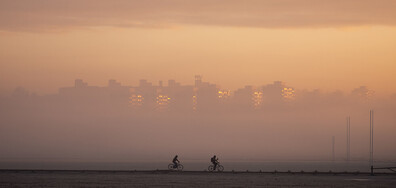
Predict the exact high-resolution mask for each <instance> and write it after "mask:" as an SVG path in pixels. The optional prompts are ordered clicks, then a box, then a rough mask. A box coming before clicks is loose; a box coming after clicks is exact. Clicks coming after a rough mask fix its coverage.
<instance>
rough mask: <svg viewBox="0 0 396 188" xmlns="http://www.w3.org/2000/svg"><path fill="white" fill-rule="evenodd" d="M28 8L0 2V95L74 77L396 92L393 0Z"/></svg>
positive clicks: (101, 81) (46, 89) (44, 89)
mask: <svg viewBox="0 0 396 188" xmlns="http://www.w3.org/2000/svg"><path fill="white" fill-rule="evenodd" d="M21 2H24V3H25V4H24V3H19V4H17V3H14V2H13V1H3V2H2V3H1V5H2V6H1V7H6V8H8V9H6V8H1V9H0V13H1V14H0V15H2V16H0V17H2V18H1V19H0V41H1V43H0V67H1V69H0V91H11V90H13V89H14V88H15V87H17V86H22V87H25V88H27V89H28V90H30V91H33V92H36V93H39V94H46V93H55V92H57V89H58V88H59V87H63V86H70V85H72V84H73V80H74V79H76V78H81V79H84V80H85V81H87V82H88V83H89V84H90V85H105V84H106V83H107V80H108V79H116V80H118V81H120V82H121V83H122V84H123V85H137V83H138V80H139V79H147V80H149V81H152V82H154V83H157V81H159V80H168V79H175V80H177V81H179V82H181V83H182V84H192V83H193V78H194V75H196V74H200V75H203V76H204V79H205V80H207V81H210V82H213V83H216V84H219V85H220V86H221V87H222V88H223V89H231V90H235V89H237V88H241V87H243V86H244V85H256V86H260V85H264V84H268V83H271V82H272V81H274V80H282V81H285V82H286V83H288V85H290V86H292V87H294V88H296V89H310V90H311V89H322V90H325V91H334V90H342V91H345V92H350V91H351V90H352V89H353V88H356V87H359V86H361V85H365V86H367V87H368V88H370V89H373V90H375V91H376V94H378V95H390V94H392V93H396V87H395V86H394V83H395V82H396V76H395V74H394V71H395V70H396V53H395V52H394V50H395V49H396V27H395V25H394V22H395V19H394V18H395V17H396V16H394V17H393V18H392V16H393V14H394V13H392V10H393V9H395V8H394V7H395V6H394V3H393V2H392V1H383V2H382V3H377V4H376V5H375V6H374V5H373V6H371V4H370V1H345V2H346V3H345V5H344V4H342V3H338V4H337V3H325V2H324V1H323V2H322V1H320V2H322V3H318V1H316V2H315V3H314V2H313V1H309V0H304V1H302V2H303V4H306V5H307V6H305V7H304V6H303V7H300V6H291V5H290V6H289V4H290V2H288V1H285V2H284V4H266V3H260V1H252V2H251V3H244V5H245V6H244V7H242V8H238V4H239V3H238V2H237V1H230V3H225V2H223V1H218V3H217V4H216V3H208V2H207V3H206V4H205V3H202V4H199V5H198V4H197V3H196V2H190V1H188V2H189V3H186V2H183V3H182V2H179V1H163V2H162V3H159V1H148V2H151V3H152V4H153V5H155V6H153V7H151V8H150V6H148V5H146V4H145V3H139V2H134V1H131V2H128V1H117V2H118V3H114V4H112V5H113V6H110V7H108V6H107V4H108V2H106V1H98V3H96V4H95V6H92V7H91V6H90V5H91V4H94V3H92V2H91V4H90V3H89V1H83V3H78V2H79V1H59V5H58V4H56V3H50V1H40V2H37V4H41V5H46V6H42V7H40V6H38V5H33V4H31V3H29V1H21ZM95 2H96V1H95ZM133 3H135V4H133ZM310 3H311V4H312V3H313V4H314V5H315V6H314V7H313V8H312V7H310V6H308V5H311V4H310ZM170 4H173V5H174V6H171V5H170ZM207 4H210V6H209V5H208V6H205V5H207ZM321 4H323V6H324V5H325V4H327V5H326V6H325V7H330V8H325V7H322V6H320V5H321ZM341 4H342V5H341ZM354 4H359V7H360V8H355V9H354V8H351V7H354V6H352V5H354ZM61 5H62V6H61ZM66 5H68V6H66ZM133 5H136V6H133ZM177 5H179V6H177ZM223 5H227V6H226V7H228V9H221V8H219V7H222V6H223ZM386 5H389V6H386ZM123 6H126V7H130V8H131V7H135V8H131V10H130V11H127V10H128V9H127V8H123ZM392 6H393V8H392ZM136 7H137V8H136ZM194 7H195V8H196V9H195V8H194ZM255 7H262V10H261V9H260V8H255ZM271 7H272V8H273V9H274V10H272V9H271ZM340 7H341V8H340ZM90 8H91V9H92V8H96V9H93V10H91V9H90ZM88 9H89V11H87V12H85V10H88ZM124 9H125V10H124ZM218 9H219V10H221V11H219V12H217V13H216V10H218ZM278 9H279V11H276V10H278ZM317 9H319V10H321V9H323V10H322V11H323V13H319V12H320V11H319V12H318V10H317ZM192 10H195V11H192ZM299 10H300V11H303V12H305V14H300V13H299ZM188 11H192V12H188ZM364 11H366V12H364ZM367 12H368V13H367ZM394 12H396V11H394ZM149 13H151V14H149ZM232 13H233V14H232ZM374 13H375V16H370V15H372V14H374ZM148 15H151V16H148ZM293 15H297V16H294V17H293ZM307 15H309V16H307ZM6 17H9V19H6ZM285 17H286V18H285ZM66 18H67V19H66ZM12 20H14V22H12ZM276 20H278V22H276Z"/></svg>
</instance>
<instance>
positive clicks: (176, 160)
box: [172, 155, 180, 168]
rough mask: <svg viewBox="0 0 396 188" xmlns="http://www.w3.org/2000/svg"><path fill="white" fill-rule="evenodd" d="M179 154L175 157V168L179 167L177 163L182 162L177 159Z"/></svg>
mask: <svg viewBox="0 0 396 188" xmlns="http://www.w3.org/2000/svg"><path fill="white" fill-rule="evenodd" d="M177 157H178V156H177V155H176V156H175V157H174V158H173V160H172V163H173V164H174V168H177V165H178V164H179V163H180V161H179V160H178V159H177Z"/></svg>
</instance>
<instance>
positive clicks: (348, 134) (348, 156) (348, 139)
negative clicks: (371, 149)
mask: <svg viewBox="0 0 396 188" xmlns="http://www.w3.org/2000/svg"><path fill="white" fill-rule="evenodd" d="M350 152H351V117H350V116H348V117H347V161H349V160H350V157H351V153H350Z"/></svg>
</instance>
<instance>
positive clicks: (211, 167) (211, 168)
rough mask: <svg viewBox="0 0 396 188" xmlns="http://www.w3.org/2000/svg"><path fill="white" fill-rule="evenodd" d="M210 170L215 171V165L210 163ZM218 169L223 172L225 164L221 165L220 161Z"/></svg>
mask: <svg viewBox="0 0 396 188" xmlns="http://www.w3.org/2000/svg"><path fill="white" fill-rule="evenodd" d="M208 170H209V172H213V171H214V165H209V167H208ZM216 170H217V171H218V172H223V170H224V166H223V165H221V164H220V163H217V166H216Z"/></svg>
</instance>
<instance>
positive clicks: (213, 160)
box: [210, 155, 219, 170]
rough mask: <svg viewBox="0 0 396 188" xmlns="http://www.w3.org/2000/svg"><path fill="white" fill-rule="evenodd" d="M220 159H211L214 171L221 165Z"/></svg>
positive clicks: (214, 157)
mask: <svg viewBox="0 0 396 188" xmlns="http://www.w3.org/2000/svg"><path fill="white" fill-rule="evenodd" d="M218 160H219V158H216V155H214V156H213V157H212V158H210V162H212V163H213V170H216V167H217V165H218V164H219V161H218Z"/></svg>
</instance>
